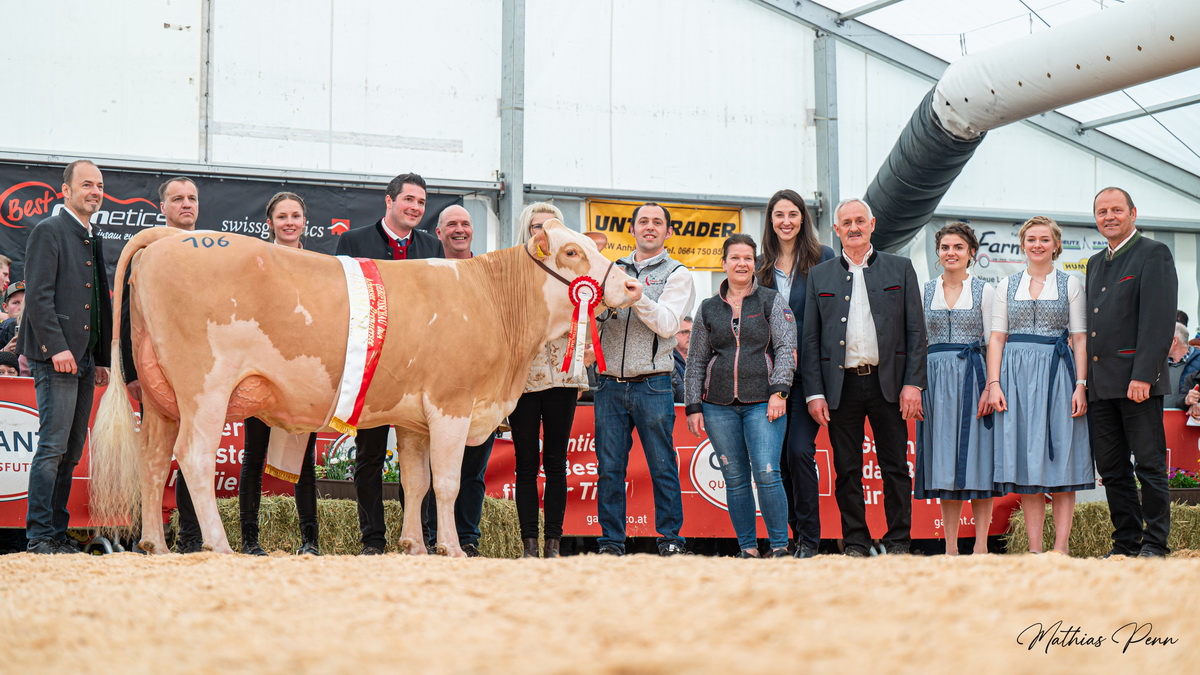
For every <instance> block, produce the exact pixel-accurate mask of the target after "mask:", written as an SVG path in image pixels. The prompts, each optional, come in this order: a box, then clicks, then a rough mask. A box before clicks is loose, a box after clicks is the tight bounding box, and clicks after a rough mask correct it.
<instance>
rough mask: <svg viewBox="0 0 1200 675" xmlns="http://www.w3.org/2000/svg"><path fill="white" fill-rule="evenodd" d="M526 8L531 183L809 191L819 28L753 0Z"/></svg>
mask: <svg viewBox="0 0 1200 675" xmlns="http://www.w3.org/2000/svg"><path fill="white" fill-rule="evenodd" d="M526 12H527V16H528V20H527V24H526V57H525V68H526V74H525V122H526V129H525V149H526V158H525V179H526V181H527V182H529V183H534V184H537V183H545V184H557V185H579V186H586V187H593V188H613V189H626V190H643V191H675V192H680V193H690V194H720V195H746V196H752V195H762V197H763V200H764V201H765V200H766V198H767V197H768V196H770V194H771V193H772V192H774V191H775V190H778V189H780V188H782V187H793V188H795V189H798V190H801V191H804V192H805V196H806V197H811V195H812V191H813V190H814V189H815V188H814V187H812V186H813V185H815V183H816V161H815V147H816V137H815V133H814V130H813V126H812V114H811V108H812V107H813V77H812V60H813V57H812V54H813V37H814V36H813V32H812V31H811V30H809V29H807V28H804V27H803V26H800V25H798V24H796V23H795V22H792V21H784V20H781V19H780V17H779V16H778V15H777V14H775V13H774V12H771V11H769V10H766V9H764V8H762V7H761V6H759V5H756V4H754V3H751V2H747V1H746V0H656V1H655V2H642V1H639V0H612V1H611V2H589V3H574V2H572V3H567V2H557V1H556V0H527V2H526Z"/></svg>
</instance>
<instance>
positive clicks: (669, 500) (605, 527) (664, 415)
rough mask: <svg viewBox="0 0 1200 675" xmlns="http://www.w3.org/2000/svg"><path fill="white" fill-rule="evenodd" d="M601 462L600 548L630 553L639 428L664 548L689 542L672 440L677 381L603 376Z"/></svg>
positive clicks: (598, 406) (599, 429) (599, 416)
mask: <svg viewBox="0 0 1200 675" xmlns="http://www.w3.org/2000/svg"><path fill="white" fill-rule="evenodd" d="M595 401H596V403H595V405H596V408H595V414H596V462H597V464H599V465H600V466H599V467H598V468H599V470H600V479H599V481H598V483H599V485H598V486H597V490H598V491H597V495H596V515H597V516H598V517H599V520H600V530H601V535H600V538H599V539H597V540H596V541H597V543H599V544H600V545H601V546H604V545H606V544H608V545H613V546H616V547H617V548H619V549H621V550H622V551H623V550H624V549H625V469H626V468H628V466H629V451H630V450H631V449H632V448H633V430H634V429H637V432H638V438H639V439H640V440H641V442H642V450H643V451H644V452H645V453H646V464H647V465H648V466H649V468H650V480H651V482H652V483H653V484H654V528H655V529H656V530H658V534H659V538H658V544H659V546H662V545H663V544H671V543H674V544H679V545H680V546H683V543H684V541H683V537H680V536H679V530H680V528H682V527H683V496H682V494H681V493H680V490H679V460H678V458H677V456H676V454H675V442H674V440H673V439H672V437H671V433H672V430H673V429H674V428H675V400H674V395H673V392H672V389H671V376H670V375H661V376H658V377H651V378H649V379H646V380H642V381H641V382H617V381H616V380H614V379H613V378H610V377H601V378H600V386H599V387H597V389H596V395H595Z"/></svg>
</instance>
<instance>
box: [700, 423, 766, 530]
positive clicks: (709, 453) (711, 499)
mask: <svg viewBox="0 0 1200 675" xmlns="http://www.w3.org/2000/svg"><path fill="white" fill-rule="evenodd" d="M688 473H689V475H690V476H691V479H692V485H693V486H694V487H695V488H696V491H697V492H699V493H700V496H701V497H703V498H704V500H705V501H707V502H708V503H709V504H712V505H713V506H715V507H717V508H719V509H723V510H725V511H728V510H729V501H728V500H727V499H726V498H725V476H723V475H721V464H720V461H719V460H718V459H717V451H716V449H715V448H713V446H712V443H710V442H709V441H708V439H707V438H706V439H704V442H703V443H701V444H700V445H699V446H698V447H697V448H696V452H694V453H692V464H691V466H690V467H688ZM750 489H751V490H752V491H753V494H754V513H755V515H756V516H758V515H762V512H761V511H760V510H759V507H758V490H757V489H756V488H755V486H754V482H753V481H751V483H750Z"/></svg>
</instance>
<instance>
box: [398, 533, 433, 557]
mask: <svg viewBox="0 0 1200 675" xmlns="http://www.w3.org/2000/svg"><path fill="white" fill-rule="evenodd" d="M396 547H397V548H399V549H400V552H401V553H407V554H408V555H425V554H426V551H425V544H424V543H422V542H419V541H417V540H415V539H410V538H408V537H405V538H404V539H401V540H400V543H399V544H397V546H396Z"/></svg>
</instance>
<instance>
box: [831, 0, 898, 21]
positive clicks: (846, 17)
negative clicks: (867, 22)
mask: <svg viewBox="0 0 1200 675" xmlns="http://www.w3.org/2000/svg"><path fill="white" fill-rule="evenodd" d="M898 2H903V0H875V2H868V3H867V4H865V5H863V6H861V7H855V8H854V9H851V10H847V11H845V12H842V13H841V14H838V21H840V22H841V23H845V22H847V21H853V20H854V19H857V18H858V17H860V16H863V15H864V14H870V13H871V12H874V11H876V10H880V9H883V8H884V7H890V6H892V5H894V4H896V3H898Z"/></svg>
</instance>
